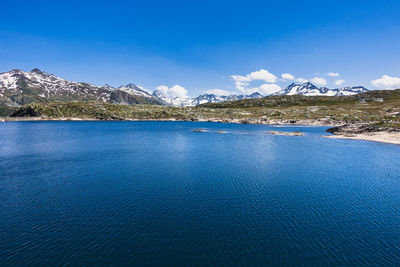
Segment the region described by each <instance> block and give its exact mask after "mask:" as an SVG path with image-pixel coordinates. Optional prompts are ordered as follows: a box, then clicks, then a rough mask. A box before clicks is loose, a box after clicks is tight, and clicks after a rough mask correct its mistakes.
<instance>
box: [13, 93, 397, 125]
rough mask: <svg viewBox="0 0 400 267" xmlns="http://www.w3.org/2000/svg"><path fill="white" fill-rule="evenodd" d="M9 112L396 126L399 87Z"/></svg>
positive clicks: (58, 105) (43, 106)
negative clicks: (195, 104) (186, 104)
mask: <svg viewBox="0 0 400 267" xmlns="http://www.w3.org/2000/svg"><path fill="white" fill-rule="evenodd" d="M12 116H15V117H26V116H41V117H48V118H59V117H77V118H95V119H105V120H108V119H110V120H124V119H144V120H146V119H177V120H220V121H227V122H228V121H238V122H245V123H273V122H276V121H285V120H286V121H288V122H296V121H299V120H323V121H325V122H326V123H330V124H335V123H338V122H349V123H370V124H373V125H379V126H383V127H389V128H397V129H398V128H400V89H398V90H391V91H372V92H368V93H364V94H360V95H356V96H343V97H307V96H272V97H266V98H262V99H246V100H240V101H234V102H226V103H219V104H204V105H201V106H198V107H180V108H179V107H166V106H156V105H116V104H107V103H99V102H67V103H65V102H52V103H32V104H29V105H25V106H23V107H22V108H19V109H18V110H17V111H15V112H14V113H13V114H12Z"/></svg>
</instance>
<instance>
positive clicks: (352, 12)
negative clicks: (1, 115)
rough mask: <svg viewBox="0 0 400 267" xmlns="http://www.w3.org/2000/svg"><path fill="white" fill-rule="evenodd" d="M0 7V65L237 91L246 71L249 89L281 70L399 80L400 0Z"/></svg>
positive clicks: (347, 81)
mask: <svg viewBox="0 0 400 267" xmlns="http://www.w3.org/2000/svg"><path fill="white" fill-rule="evenodd" d="M1 10H2V12H1V16H0V72H5V71H8V70H10V69H14V68H19V69H23V70H30V69H32V68H34V67H38V68H40V69H42V70H44V71H47V72H50V73H54V74H56V75H58V76H61V77H64V78H66V79H70V80H74V81H87V82H90V83H94V84H97V85H102V84H104V83H110V84H111V85H113V86H119V85H121V84H126V83H129V82H134V83H136V84H138V85H140V86H143V87H145V88H148V89H150V90H154V89H156V88H157V87H158V86H160V85H165V86H167V87H169V88H171V87H172V86H174V85H179V86H180V87H182V88H186V90H187V92H186V93H187V94H189V95H197V94H199V93H201V92H204V91H207V90H215V89H220V90H225V91H230V92H232V91H240V90H241V88H240V84H239V85H238V80H241V79H242V80H243V79H244V80H245V81H244V82H243V81H242V84H241V85H242V89H243V90H242V91H243V92H250V91H252V90H256V88H259V87H260V86H261V85H263V84H267V85H269V87H268V86H264V88H269V89H266V90H271V88H272V87H273V86H272V87H271V86H270V85H271V84H273V85H277V86H279V87H285V86H286V85H287V84H289V83H290V82H292V81H293V80H290V79H283V78H282V77H281V74H283V73H289V74H291V75H292V76H294V77H295V79H298V78H303V79H305V80H311V79H313V78H322V79H323V80H325V81H326V84H325V83H324V81H323V80H321V79H319V80H318V79H317V80H315V79H314V80H312V81H318V82H319V83H320V85H325V86H327V87H330V88H334V87H338V85H336V84H335V82H337V81H338V80H344V82H338V84H339V83H341V84H340V86H350V85H363V86H366V87H367V88H370V89H378V88H381V89H382V88H394V87H396V86H398V87H400V78H398V77H400V16H399V14H400V1H398V0H395V1H392V0H385V1H368V0H364V1H351V0H347V1H341V0H336V1H307V0H304V1H251V0H247V1H218V0H214V1H208V0H206V1H196V2H195V1H174V0H170V1H118V0H115V1H40V0H38V1H19V2H14V1H3V2H2V3H1ZM260 70H264V71H261V72H260ZM265 71H266V72H265ZM252 72H253V75H251V73H252ZM329 72H332V73H338V74H339V76H335V77H331V76H329V75H327V73H329ZM267 73H269V74H272V75H273V76H275V77H276V79H275V80H274V79H270V77H269V76H268V75H269V74H267ZM265 74H267V75H266V76H265ZM232 75H236V76H234V77H236V80H235V78H232ZM263 75H264V76H263ZM238 77H239V78H238ZM240 77H245V78H240ZM246 77H247V78H246ZM268 77H269V78H268ZM286 77H290V76H286ZM235 81H236V82H235ZM371 81H375V82H373V83H372V84H371ZM239 83H240V82H239Z"/></svg>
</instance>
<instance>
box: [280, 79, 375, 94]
mask: <svg viewBox="0 0 400 267" xmlns="http://www.w3.org/2000/svg"><path fill="white" fill-rule="evenodd" d="M367 91H368V89H366V88H365V87H362V86H357V87H343V88H336V89H329V88H327V87H317V86H315V85H314V84H312V83H311V82H305V83H303V84H297V83H291V84H290V85H288V86H287V87H286V88H285V89H282V90H280V91H278V92H276V93H274V94H273V95H306V96H318V95H320V96H338V95H354V94H359V93H363V92H367Z"/></svg>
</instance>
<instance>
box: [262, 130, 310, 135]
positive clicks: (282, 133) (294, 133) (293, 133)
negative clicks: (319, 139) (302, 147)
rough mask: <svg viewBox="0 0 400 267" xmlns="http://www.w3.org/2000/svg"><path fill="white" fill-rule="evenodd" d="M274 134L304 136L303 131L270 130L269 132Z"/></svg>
mask: <svg viewBox="0 0 400 267" xmlns="http://www.w3.org/2000/svg"><path fill="white" fill-rule="evenodd" d="M268 133H269V134H272V135H290V136H303V135H304V133H303V132H278V131H270V132H268Z"/></svg>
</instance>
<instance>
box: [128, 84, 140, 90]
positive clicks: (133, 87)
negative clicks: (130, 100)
mask: <svg viewBox="0 0 400 267" xmlns="http://www.w3.org/2000/svg"><path fill="white" fill-rule="evenodd" d="M125 87H127V88H130V89H135V90H137V89H139V88H138V87H137V86H136V84H134V83H128V84H127V85H125Z"/></svg>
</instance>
